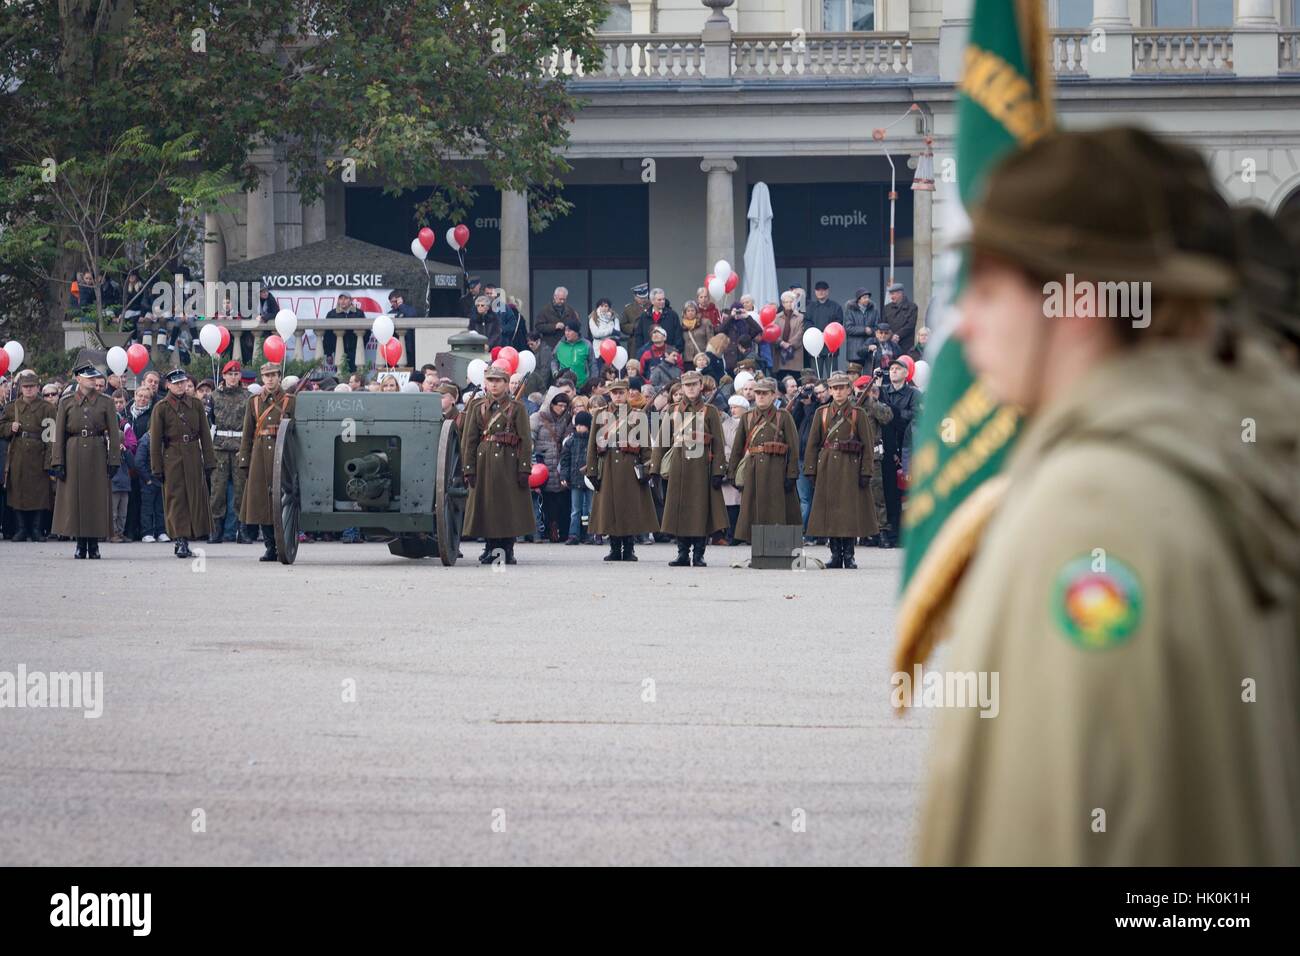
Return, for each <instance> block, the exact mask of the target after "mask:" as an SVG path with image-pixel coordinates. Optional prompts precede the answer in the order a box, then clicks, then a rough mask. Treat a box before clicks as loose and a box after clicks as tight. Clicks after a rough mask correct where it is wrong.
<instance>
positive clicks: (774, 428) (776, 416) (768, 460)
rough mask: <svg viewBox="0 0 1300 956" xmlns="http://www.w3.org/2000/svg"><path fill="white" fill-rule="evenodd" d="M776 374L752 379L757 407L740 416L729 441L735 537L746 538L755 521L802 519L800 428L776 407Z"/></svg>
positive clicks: (795, 522)
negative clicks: (736, 496) (736, 509)
mask: <svg viewBox="0 0 1300 956" xmlns="http://www.w3.org/2000/svg"><path fill="white" fill-rule="evenodd" d="M776 392H777V387H776V379H774V378H760V379H759V380H758V381H756V382H755V383H754V399H755V401H756V402H757V403H758V407H757V408H755V409H752V410H750V411H748V412H746V413H745V414H744V415H742V416H741V418H740V421H739V424H738V425H737V428H736V437H735V438H734V439H733V440H732V444H731V458H730V462H731V464H730V466H729V467H728V472H729V477H730V480H731V483H732V484H733V485H735V486H736V487H737V488H739V489H740V515H739V516H738V517H737V518H736V540H738V541H749V540H750V527H751V526H752V525H756V524H788V525H800V526H802V524H803V518H802V516H801V515H800V513H799V492H798V491H797V490H796V484H797V482H798V481H799V429H798V427H796V426H795V423H794V417H793V416H792V415H791V414H790V413H789V412H787V411H786V410H785V409H783V408H777V407H776Z"/></svg>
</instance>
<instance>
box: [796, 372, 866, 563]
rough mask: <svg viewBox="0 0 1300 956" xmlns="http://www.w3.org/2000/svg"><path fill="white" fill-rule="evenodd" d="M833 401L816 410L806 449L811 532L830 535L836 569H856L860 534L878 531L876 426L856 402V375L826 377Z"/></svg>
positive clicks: (832, 556)
mask: <svg viewBox="0 0 1300 956" xmlns="http://www.w3.org/2000/svg"><path fill="white" fill-rule="evenodd" d="M826 384H827V385H829V386H830V390H831V400H830V402H829V403H828V404H826V405H823V406H822V407H821V408H819V409H817V410H816V411H815V412H813V420H812V425H811V426H810V427H809V429H808V446H807V447H806V448H805V449H804V457H803V461H804V465H803V469H804V474H806V475H807V476H808V478H809V480H810V481H812V482H813V499H812V508H810V509H809V511H808V534H809V535H811V536H812V537H814V538H829V539H830V545H831V560H830V564H828V565H827V567H830V568H856V567H857V566H858V565H857V562H856V561H854V559H853V545H854V541H855V539H857V538H859V537H864V536H868V535H873V534H875V533H876V532H877V531H878V530H879V527H878V526H877V525H876V507H875V505H874V504H872V501H871V488H870V484H871V438H872V435H871V425H870V423H869V422H868V421H867V414H866V412H864V411H863V410H862V409H860V408H858V406H856V405H854V404H853V402H852V401H850V393H851V391H852V384H853V382H852V380H851V379H850V378H849V376H848V373H847V372H836V373H835V374H834V375H832V376H831V377H830V378H829V379H827V382H826Z"/></svg>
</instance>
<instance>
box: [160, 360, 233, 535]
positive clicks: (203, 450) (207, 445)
mask: <svg viewBox="0 0 1300 956" xmlns="http://www.w3.org/2000/svg"><path fill="white" fill-rule="evenodd" d="M189 380H190V377H189V375H188V374H186V372H185V370H184V369H180V368H177V369H172V371H170V372H168V373H167V378H166V381H167V397H166V398H164V399H163V400H162V401H160V402H159V403H158V404H157V405H155V406H154V410H153V416H152V417H151V418H150V420H149V468H150V470H152V471H153V473H154V477H155V478H158V479H160V480H161V481H162V484H163V515H164V517H165V519H166V522H167V534H168V536H169V537H170V538H171V539H172V540H173V541H174V542H175V544H174V545H173V546H172V552H173V553H174V554H175V555H176V557H178V558H188V557H189V556H190V544H189V541H190V538H201V537H203V536H204V535H206V534H207V533H208V532H209V531H210V530H211V529H212V519H211V515H210V514H209V512H208V498H209V494H208V476H209V475H210V474H212V469H213V468H215V467H216V466H217V456H216V453H215V452H213V450H212V434H211V432H209V431H208V427H209V426H208V415H207V412H206V411H204V408H203V403H202V402H200V401H199V400H198V399H197V398H195V397H193V396H191V395H186V394H185V391H186V386H187V385H188V384H189Z"/></svg>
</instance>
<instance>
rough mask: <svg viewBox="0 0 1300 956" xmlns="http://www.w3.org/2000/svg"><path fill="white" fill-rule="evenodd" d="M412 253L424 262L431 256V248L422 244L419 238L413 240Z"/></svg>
mask: <svg viewBox="0 0 1300 956" xmlns="http://www.w3.org/2000/svg"><path fill="white" fill-rule="evenodd" d="M411 255H413V256H415V258H417V259H419V260H420V261H421V262H423V261H424V260H425V259H427V258H428V257H429V250H428V249H426V248H424V246H422V245H420V240H419V239H412V240H411Z"/></svg>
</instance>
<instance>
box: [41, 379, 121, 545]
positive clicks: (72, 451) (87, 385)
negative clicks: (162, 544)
mask: <svg viewBox="0 0 1300 956" xmlns="http://www.w3.org/2000/svg"><path fill="white" fill-rule="evenodd" d="M73 374H74V375H76V376H77V388H76V391H74V392H73V393H72V394H71V395H68V396H66V397H64V398H63V399H61V400H60V401H59V407H58V410H57V411H56V412H55V415H54V447H53V448H51V449H50V473H51V474H52V475H54V477H55V478H57V479H58V480H59V482H60V485H59V490H58V493H57V494H56V495H55V496H54V524H53V526H52V530H53V531H54V533H55V534H61V535H63V536H64V537H65V538H76V539H77V551H76V554H75V555H74V557H78V558H98V557H99V539H100V538H107V537H109V536H110V535H111V534H112V533H113V485H112V476H113V472H115V471H117V469H118V467H119V466H121V464H122V430H121V429H120V428H119V427H118V424H117V410H116V409H115V408H114V407H113V400H112V399H111V398H109V397H108V396H107V395H105V394H104V393H103V392H101V391H100V390H99V386H98V384H97V382H98V381H101V380H102V379H103V378H104V373H103V372H101V371H100V370H99V369H97V368H96V367H95V366H93V365H90V364H86V365H82V366H81V367H79V368H78V369H76V370H75V371H74V372H73Z"/></svg>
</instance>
